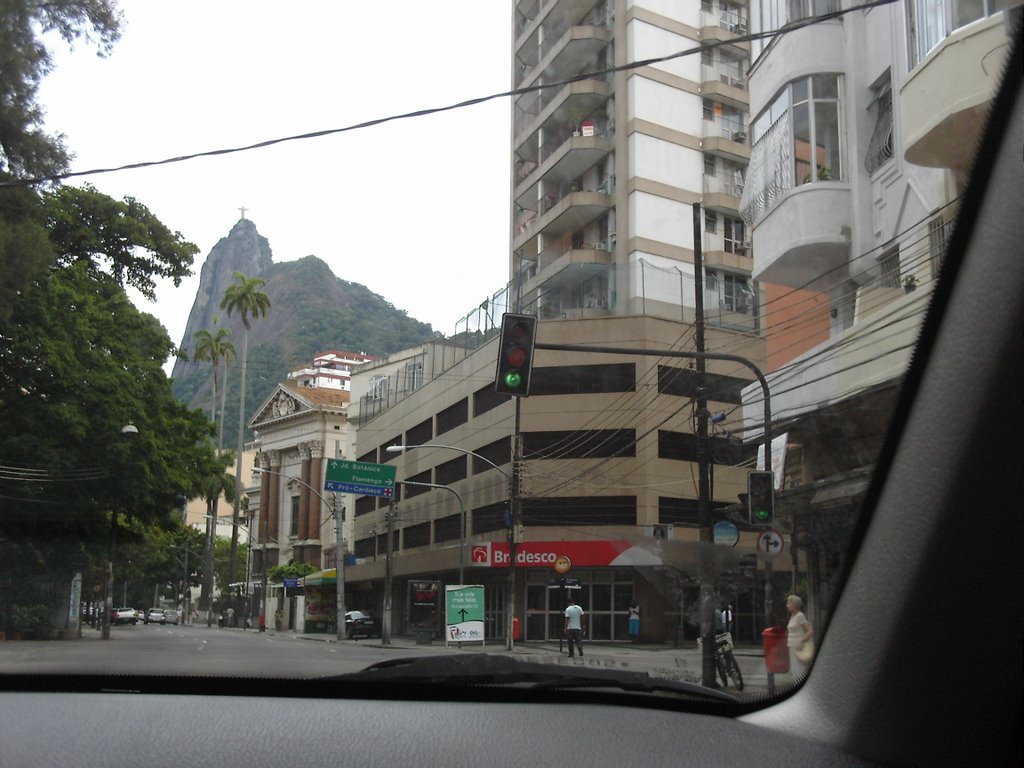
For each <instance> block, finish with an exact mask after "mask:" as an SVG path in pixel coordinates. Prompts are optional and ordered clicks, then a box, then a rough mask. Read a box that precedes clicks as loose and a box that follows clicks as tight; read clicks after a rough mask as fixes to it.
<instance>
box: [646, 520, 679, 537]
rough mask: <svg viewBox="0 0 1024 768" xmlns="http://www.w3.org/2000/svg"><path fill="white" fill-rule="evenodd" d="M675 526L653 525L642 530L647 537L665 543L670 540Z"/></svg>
mask: <svg viewBox="0 0 1024 768" xmlns="http://www.w3.org/2000/svg"><path fill="white" fill-rule="evenodd" d="M674 528H675V526H673V525H671V524H664V523H657V524H655V525H645V526H644V530H645V531H646V533H647V535H648V536H650V537H651V538H654V539H661V540H662V541H665V540H667V539H671V538H672V531H673V530H674Z"/></svg>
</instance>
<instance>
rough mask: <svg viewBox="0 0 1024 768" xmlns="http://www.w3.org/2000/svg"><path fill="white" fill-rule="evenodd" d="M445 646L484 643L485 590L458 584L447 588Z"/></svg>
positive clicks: (445, 595) (475, 586) (480, 587)
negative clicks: (452, 643) (454, 643)
mask: <svg viewBox="0 0 1024 768" xmlns="http://www.w3.org/2000/svg"><path fill="white" fill-rule="evenodd" d="M444 598H445V600H444V613H445V624H446V625H447V633H446V635H445V644H446V645H447V644H448V643H449V642H457V643H467V642H468V643H472V642H477V643H482V642H483V641H484V588H483V587H482V586H477V585H473V586H467V585H465V584H457V585H453V586H446V587H445V594H444Z"/></svg>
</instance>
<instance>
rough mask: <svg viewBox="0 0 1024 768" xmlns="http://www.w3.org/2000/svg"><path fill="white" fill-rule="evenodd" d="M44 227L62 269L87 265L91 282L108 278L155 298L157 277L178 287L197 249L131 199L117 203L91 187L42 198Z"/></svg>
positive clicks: (189, 267) (73, 189) (64, 190)
mask: <svg viewBox="0 0 1024 768" xmlns="http://www.w3.org/2000/svg"><path fill="white" fill-rule="evenodd" d="M43 205H44V212H45V215H46V228H47V230H48V231H49V233H50V240H51V241H52V242H53V244H54V246H55V248H56V250H57V260H58V263H59V264H60V265H61V266H65V267H66V266H70V265H72V264H75V263H85V264H87V265H88V267H89V274H90V275H91V276H93V277H97V278H98V277H100V276H102V275H105V274H106V275H110V276H111V277H113V278H114V279H115V280H116V281H117V283H118V285H120V286H122V287H124V286H125V285H130V286H132V287H133V288H135V289H137V290H138V291H139V292H140V293H142V295H143V296H145V297H146V298H148V299H150V300H152V299H154V298H155V294H154V291H155V290H156V281H155V278H158V277H163V278H170V279H171V280H173V281H174V285H175V286H177V285H180V284H181V280H182V278H183V277H186V276H188V275H189V274H191V267H192V261H193V258H194V257H195V255H196V253H198V252H199V249H198V248H197V247H196V246H195V245H194V244H192V243H190V242H187V241H185V240H183V239H182V235H181V233H180V232H171V230H169V229H168V228H167V227H166V226H164V224H163V223H162V222H161V221H160V220H159V219H157V218H156V216H154V215H153V214H152V213H151V212H150V210H149V209H148V208H147V207H146V206H144V205H143V204H142V203H140V202H139V201H138V200H136V199H135V198H132V197H126V198H124V200H115V199H114V198H112V197H108V196H107V195H104V194H103V193H101V192H97V191H96V189H95V188H94V187H91V186H89V185H86V186H84V187H81V188H79V187H60V188H58V189H57V190H55V191H53V192H48V193H46V194H44V196H43Z"/></svg>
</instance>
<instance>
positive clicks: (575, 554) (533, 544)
mask: <svg viewBox="0 0 1024 768" xmlns="http://www.w3.org/2000/svg"><path fill="white" fill-rule="evenodd" d="M653 549H654V548H653V547H652V548H647V547H643V546H640V545H637V544H636V543H634V542H632V541H525V542H523V543H522V544H518V545H517V546H516V567H517V568H552V569H554V570H555V571H557V572H558V573H566V572H567V571H568V570H569V569H570V568H572V567H574V566H576V567H582V566H589V567H595V566H611V565H661V558H660V557H659V556H658V554H657V552H656V551H652V550H653ZM511 559H512V558H511V555H510V554H509V546H508V544H507V543H505V542H500V541H489V542H485V543H483V544H474V545H473V546H472V550H471V552H470V563H471V564H472V565H474V566H477V567H483V568H507V567H508V565H509V561H510V560H511Z"/></svg>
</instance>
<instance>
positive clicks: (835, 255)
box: [753, 182, 853, 291]
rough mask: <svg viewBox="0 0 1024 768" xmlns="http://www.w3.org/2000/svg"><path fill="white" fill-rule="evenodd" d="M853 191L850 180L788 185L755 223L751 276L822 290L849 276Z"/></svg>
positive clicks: (793, 286)
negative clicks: (777, 199)
mask: <svg viewBox="0 0 1024 768" xmlns="http://www.w3.org/2000/svg"><path fill="white" fill-rule="evenodd" d="M852 211H853V195H852V193H851V191H850V186H849V184H846V183H843V182H816V183H814V184H803V185H801V186H798V187H795V188H793V189H789V190H787V191H786V192H785V193H784V195H783V197H782V199H781V200H779V202H778V203H776V204H775V205H774V207H772V208H771V210H769V211H768V213H766V214H765V215H764V216H763V217H762V218H761V219H759V220H758V221H757V222H756V223H755V224H754V229H753V240H754V244H755V245H756V246H757V247H756V249H755V251H754V273H753V275H754V279H755V280H759V281H761V282H765V283H773V284H775V285H785V286H789V287H791V288H807V289H808V290H811V291H825V290H827V289H828V288H830V287H832V286H834V285H836V284H837V283H839V282H841V281H842V280H843V279H844V278H846V277H848V276H849V260H850V237H851V233H852V227H853V217H852V213H851V212H852Z"/></svg>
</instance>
